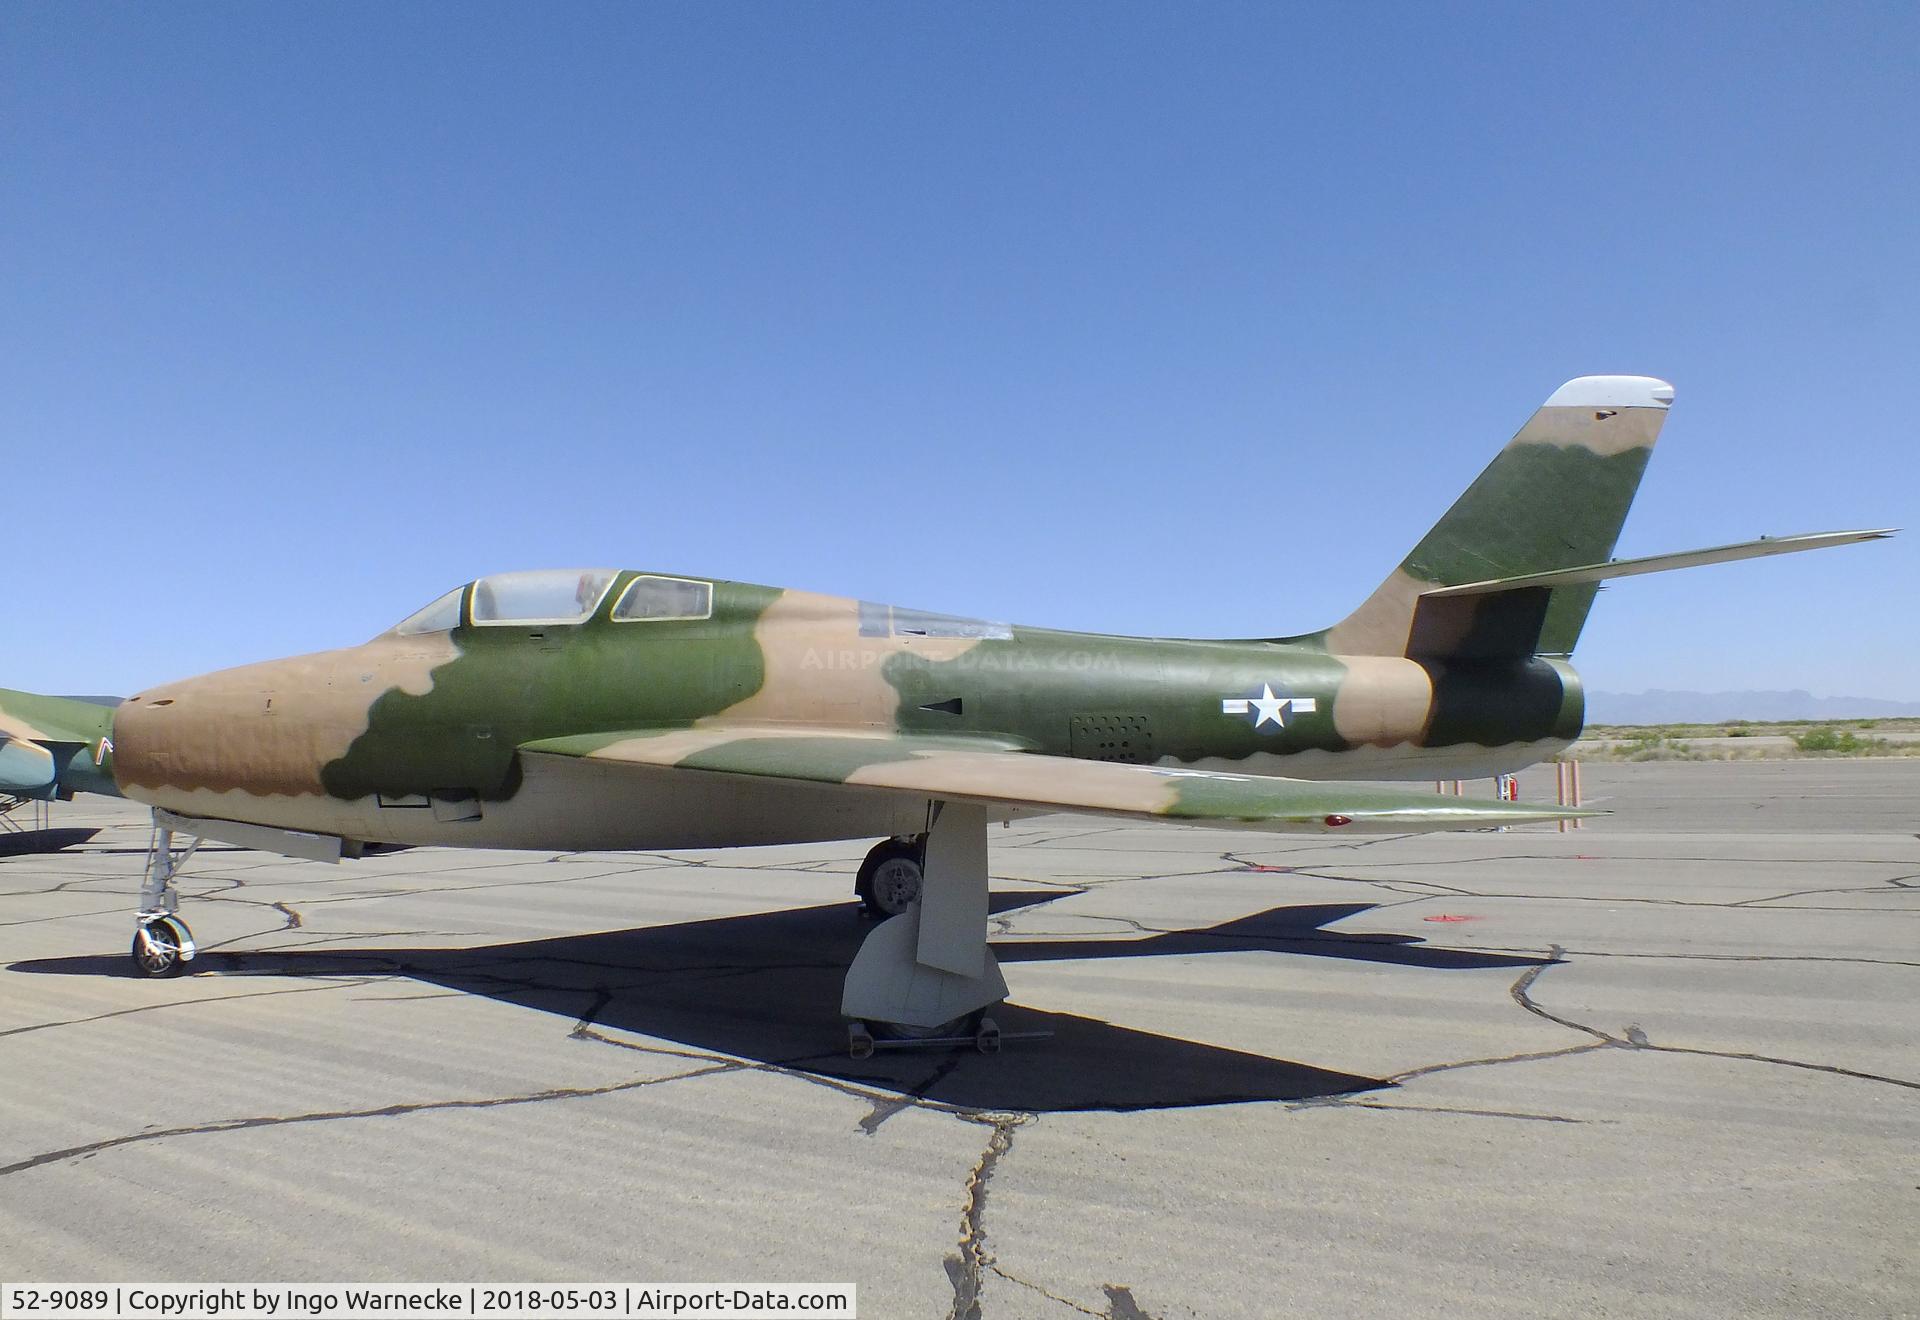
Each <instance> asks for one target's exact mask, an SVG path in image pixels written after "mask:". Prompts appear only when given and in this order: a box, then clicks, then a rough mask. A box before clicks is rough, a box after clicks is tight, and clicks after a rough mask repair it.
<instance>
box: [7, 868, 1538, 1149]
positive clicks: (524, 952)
mask: <svg viewBox="0 0 1920 1320" xmlns="http://www.w3.org/2000/svg"><path fill="white" fill-rule="evenodd" d="M1060 896H1061V895H1059V894H1044V895H1037V894H1033V893H1030V892H1024V893H1002V894H995V895H994V896H993V911H994V912H996V913H1000V912H1006V911H1009V910H1012V909H1015V908H1020V907H1025V906H1028V905H1030V904H1033V903H1036V902H1045V901H1049V900H1050V899H1053V898H1057V897H1060ZM1371 906H1373V905H1371V904H1365V903H1357V904H1313V905H1307V906H1295V907H1278V908H1272V909H1270V910H1268V911H1265V912H1259V913H1255V914H1254V915H1252V916H1248V917H1242V918H1240V919H1238V920H1235V921H1230V922H1226V923H1224V924H1223V925H1219V926H1214V927H1210V928H1206V929H1200V930H1188V931H1181V932H1178V933H1175V934H1164V935H1152V936H1145V937H1138V938H1131V939H1035V938H1023V939H1001V940H998V941H996V942H995V943H994V945H993V949H994V953H995V955H996V956H997V957H998V958H999V959H1000V961H1001V963H1002V964H1003V965H1005V964H1014V963H1022V962H1048V961H1057V960H1062V959H1088V958H1153V957H1165V956H1174V955H1192V954H1209V953H1235V952H1247V951H1263V952H1269V953H1282V954H1307V955H1310V956H1314V957H1325V958H1338V959H1345V960H1358V961H1363V962H1381V963H1394V964H1398V965H1401V966H1408V967H1421V968H1430V969H1434V970H1440V971H1447V970H1467V969H1475V968H1524V967H1533V966H1538V965H1540V964H1541V960H1539V959H1535V958H1520V957H1511V956H1507V955H1503V954H1486V953H1474V952H1470V951H1465V950H1457V949H1440V948H1430V947H1427V946H1426V945H1425V944H1423V943H1422V942H1421V941H1420V940H1419V939H1418V937H1416V936H1410V935H1387V934H1368V933H1353V934H1346V933H1335V932H1329V931H1325V930H1323V929H1321V928H1322V927H1324V926H1326V925H1328V924H1330V923H1332V922H1335V921H1339V920H1341V919H1343V918H1346V917H1350V916H1353V915H1355V914H1357V913H1360V912H1365V911H1367V910H1368V909H1369V908H1370V907H1371ZM870 929H871V926H870V925H869V924H868V923H867V922H866V921H864V920H861V919H859V918H858V917H856V916H855V908H854V906H853V905H851V904H845V903H834V904H827V905H824V906H819V907H809V908H797V909H793V910H790V911H784V912H766V913H754V914H750V915H746V916H737V917H720V918H714V919H711V920H706V921H693V922H686V923H682V924H679V925H669V926H642V927H636V928H634V929H631V930H614V931H601V932H598V933H596V934H589V935H565V936H559V937H555V938H552V939H541V940H525V941H518V942H513V943H506V944H491V945H482V946H478V947H472V948H391V947H369V948H364V949H350V948H336V947H331V946H329V947H325V948H321V947H313V948H288V949H274V950H267V951H259V952H232V953H223V952H218V951H215V952H211V953H207V954H203V955H202V958H201V959H200V960H197V961H196V962H195V963H194V964H193V967H194V970H196V971H201V972H216V973H220V974H225V975H273V976H345V975H354V974H363V975H364V974H375V975H394V974H398V975H403V976H407V977H411V978H413V979H415V980H418V981H422V982H425V983H428V984H432V985H439V986H445V987H447V988H449V989H453V990H458V991H460V992H462V993H467V994H479V995H485V996H488V997H490V998H494V999H499V1000H503V1001H506V1002H510V1003H515V1004H520V1005H523V1006H525V1007H528V1008H533V1009H538V1010H540V1011H543V1012H547V1013H553V1014H555V1015H558V1016H561V1017H564V1018H566V1019H567V1020H568V1021H569V1022H572V1023H576V1024H579V1026H582V1027H584V1026H588V1025H590V1026H591V1027H592V1028H593V1029H594V1030H596V1031H598V1032H602V1033H605V1034H607V1035H609V1036H611V1037H612V1038H613V1039H615V1040H618V1039H620V1038H621V1037H623V1036H627V1035H631V1036H633V1037H641V1038H650V1039H651V1040H656V1041H658V1040H664V1041H669V1042H676V1043H678V1044H680V1045H684V1046H687V1047H689V1048H692V1049H695V1050H700V1051H704V1052H710V1053H714V1054H722V1055H730V1056H734V1057H738V1058H743V1059H751V1060H757V1061H759V1062H762V1063H768V1064H773V1065H776V1066H779V1067H783V1068H791V1069H794V1070H796V1071H798V1072H803V1073H807V1074H811V1075H814V1076H816V1077H819V1078H821V1079H825V1080H832V1081H840V1082H846V1083H850V1084H852V1085H854V1086H858V1087H861V1088H863V1089H872V1090H878V1091H882V1092H891V1093H895V1094H898V1095H901V1096H911V1097H913V1098H916V1099H925V1100H930V1101H934V1102H936V1103H941V1104H950V1105H956V1106H959V1107H962V1108H966V1109H997V1110H1030V1111H1036V1112H1063V1111H1073V1110H1103V1109H1104V1110H1134V1109H1168V1108H1180V1107H1186V1106H1194V1105H1212V1104H1234V1103H1243V1102H1247V1101H1257V1100H1307V1099H1316V1098H1320V1097H1325V1096H1334V1095H1343V1094H1347V1093H1350V1092H1355V1091H1366V1090H1373V1089H1377V1088H1380V1087H1384V1086H1388V1085H1390V1084H1391V1083H1388V1082H1386V1081H1384V1080H1382V1079H1380V1078H1374V1077H1365V1076H1360V1075H1357V1074H1353V1073H1345V1072H1335V1071H1330V1070H1328V1069H1323V1068H1316V1067H1313V1066H1311V1065H1309V1064H1304V1063H1296V1062H1292V1061H1289V1060H1285V1059H1274V1058H1268V1057H1266V1056H1265V1055H1260V1054H1251V1053H1246V1052H1243V1051H1239V1050H1232V1049H1226V1048H1222V1047H1220V1046H1216V1045H1207V1044H1203V1043H1201V1042H1198V1041H1191V1040H1182V1039H1178V1038H1175V1037H1171V1036H1162V1035H1157V1034H1154V1033H1151V1032H1145V1031H1135V1030H1133V1029H1131V1028H1128V1027H1121V1026H1115V1025H1114V1024H1112V1023H1109V1022H1102V1021H1099V1020H1097V1019H1093V1018H1086V1017H1080V1016H1077V1015H1074V1014H1070V1013H1054V1012H1046V1011H1043V1010H1040V1009H1033V1008H1025V1007H1022V1006H1020V1005H1018V1004H1006V1005H1002V1006H1001V1007H999V1008H996V1009H995V1010H994V1011H993V1015H994V1017H995V1018H996V1019H997V1020H998V1022H999V1023H1000V1025H1001V1028H1002V1030H1003V1031H1004V1032H1006V1033H1007V1034H1008V1035H1010V1036H1011V1035H1017V1034H1019V1033H1023V1032H1047V1033H1051V1035H1050V1038H1048V1039H1043V1040H1027V1041H1022V1040H1010V1041H1008V1042H1007V1044H1006V1046H1005V1048H1004V1049H1003V1051H1002V1052H1001V1053H999V1054H997V1055H992V1056H986V1055H981V1054H978V1053H976V1052H975V1051H974V1050H972V1049H971V1048H966V1049H950V1048H949V1049H940V1050H931V1051H928V1050H883V1051H881V1052H880V1053H878V1054H876V1055H874V1056H873V1057H872V1058H870V1059H864V1060H853V1059H850V1058H848V1057H847V1054H846V1050H845V1045H844V1042H845V1036H844V1034H842V1031H843V1027H842V1024H841V1020H840V1018H839V1016H838V1013H837V1009H838V1006H839V1002H840V982H841V979H842V977H843V976H844V975H845V973H846V967H847V964H848V963H849V962H850V961H851V960H852V958H853V955H854V951H855V950H856V949H857V948H858V947H859V944H860V941H861V939H862V938H864V937H865V935H866V933H867V932H868V930H870ZM11 970H13V971H20V972H41V973H55V974H69V975H72V974H81V975H103V974H105V975H131V972H130V970H128V969H127V967H126V959H125V957H124V955H122V956H119V957H114V958H107V957H81V958H53V959H38V960H34V961H30V962H19V963H15V964H13V965H12V968H11ZM1016 984H1017V980H1016ZM635 1043H641V1044H644V1043H646V1042H645V1041H636V1042H635Z"/></svg>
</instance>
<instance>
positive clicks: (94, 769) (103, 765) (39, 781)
mask: <svg viewBox="0 0 1920 1320" xmlns="http://www.w3.org/2000/svg"><path fill="white" fill-rule="evenodd" d="M113 709H114V708H113V707H112V706H110V705H105V704H102V703H101V702H97V701H82V700H79V699H77V698H73V697H43V696H38V695H36V694H34V693H32V692H15V691H13V690H12V689H10V688H0V798H29V799H32V798H38V799H50V798H66V797H72V796H73V795H74V793H76V792H85V793H108V794H113V795H115V796H117V795H118V789H116V788H115V786H114V782H113V773H112V758H113V737H112V735H113Z"/></svg>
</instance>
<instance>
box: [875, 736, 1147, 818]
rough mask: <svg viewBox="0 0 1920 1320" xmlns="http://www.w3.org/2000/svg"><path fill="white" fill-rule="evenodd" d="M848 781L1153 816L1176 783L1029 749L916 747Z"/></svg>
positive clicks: (933, 793) (929, 793)
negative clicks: (907, 758) (905, 757)
mask: <svg viewBox="0 0 1920 1320" xmlns="http://www.w3.org/2000/svg"><path fill="white" fill-rule="evenodd" d="M846 782H847V783H849V784H864V785H868V786H871V787H874V788H898V789H907V790H911V791H913V792H918V793H924V794H926V795H927V796H928V797H957V798H969V799H977V800H980V801H985V802H1002V803H1013V804H1028V803H1032V804H1039V805H1046V806H1057V807H1078V808H1085V809H1089V810H1095V811H1124V812H1129V813H1135V814H1139V815H1160V814H1162V813H1164V812H1166V811H1169V810H1171V809H1172V807H1173V804H1174V800H1175V797H1176V795H1177V788H1176V783H1177V781H1176V780H1174V779H1172V778H1169V777H1164V776H1161V775H1156V774H1153V773H1152V772H1150V771H1143V770H1140V769H1138V768H1136V767H1133V766H1124V765H1113V764H1109V763H1107V762H1105V761H1074V760H1068V759H1067V758H1065V757H1059V756H1036V755H1034V754H1032V753H1029V752H964V751H938V752H919V753H916V754H915V755H914V758H913V759H912V760H910V761H886V762H882V763H881V764H878V765H870V766H867V767H865V768H864V769H860V770H856V771H854V772H853V773H852V774H850V775H848V776H847V781H846Z"/></svg>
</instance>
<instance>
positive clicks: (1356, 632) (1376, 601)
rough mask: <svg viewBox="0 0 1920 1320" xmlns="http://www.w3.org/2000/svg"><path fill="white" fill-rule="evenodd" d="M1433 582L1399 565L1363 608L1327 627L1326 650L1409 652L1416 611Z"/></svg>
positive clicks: (1377, 653) (1361, 653)
mask: <svg viewBox="0 0 1920 1320" xmlns="http://www.w3.org/2000/svg"><path fill="white" fill-rule="evenodd" d="M1431 590H1433V583H1431V582H1424V581H1422V580H1421V579H1419V578H1417V577H1414V576H1413V575H1412V574H1410V573H1408V572H1407V571H1406V570H1405V569H1404V568H1396V569H1394V570H1393V572H1392V573H1390V574H1388V576H1387V580H1386V581H1385V582H1382V583H1381V584H1380V585H1379V586H1378V587H1376V588H1375V589H1374V592H1373V594H1372V595H1371V596H1369V597H1367V598H1366V600H1365V601H1363V602H1362V603H1361V605H1360V608H1359V609H1357V610H1355V611H1354V612H1353V613H1352V614H1349V615H1348V616H1347V617H1346V618H1344V619H1342V620H1341V621H1340V622H1339V623H1336V624H1334V625H1333V627H1331V628H1329V629H1327V634H1326V637H1327V650H1329V651H1332V652H1335V653H1337V654H1338V655H1340V656H1342V657H1343V658H1344V657H1346V656H1350V655H1351V656H1398V655H1405V654H1406V652H1407V638H1408V637H1409V636H1411V635H1412V633H1413V610H1414V606H1415V605H1416V604H1418V603H1419V600H1420V593H1421V592H1423V591H1431Z"/></svg>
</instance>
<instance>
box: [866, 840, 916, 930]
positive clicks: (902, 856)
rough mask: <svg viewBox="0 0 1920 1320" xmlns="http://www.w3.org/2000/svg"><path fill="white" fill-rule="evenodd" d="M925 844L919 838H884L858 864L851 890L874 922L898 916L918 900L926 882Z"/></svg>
mask: <svg viewBox="0 0 1920 1320" xmlns="http://www.w3.org/2000/svg"><path fill="white" fill-rule="evenodd" d="M925 867H926V844H925V842H924V841H922V840H919V839H887V840H885V841H883V842H881V843H879V844H877V845H875V847H874V849H873V851H872V852H870V853H868V854H867V858H866V860H865V861H863V862H861V863H860V874H859V877H858V878H857V879H856V880H855V881H854V884H853V891H854V893H856V894H858V895H859V896H860V902H861V903H862V904H863V905H864V906H865V908H866V913H867V915H868V916H870V917H872V918H873V919H874V920H876V921H884V920H886V919H887V918H888V917H897V916H899V915H900V914H901V913H902V912H905V911H906V910H907V909H908V908H910V907H912V906H913V905H914V904H915V903H917V902H919V901H920V887H921V885H922V883H923V882H924V879H925Z"/></svg>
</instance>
